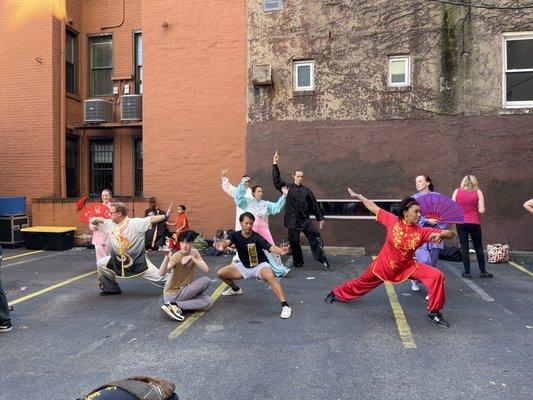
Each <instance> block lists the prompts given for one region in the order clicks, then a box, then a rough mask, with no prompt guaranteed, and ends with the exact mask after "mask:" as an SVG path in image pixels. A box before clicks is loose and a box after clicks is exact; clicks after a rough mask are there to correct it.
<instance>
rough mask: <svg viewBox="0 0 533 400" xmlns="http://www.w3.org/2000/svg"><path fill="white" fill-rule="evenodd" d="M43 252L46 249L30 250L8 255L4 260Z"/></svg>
mask: <svg viewBox="0 0 533 400" xmlns="http://www.w3.org/2000/svg"><path fill="white" fill-rule="evenodd" d="M42 252H44V250H35V251H29V252H27V253H22V254H17V255H16V256H11V257H6V258H4V261H7V260H12V259H14V258H19V257H25V256H31V255H32V254H38V253H42Z"/></svg>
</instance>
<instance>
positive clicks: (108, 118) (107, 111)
mask: <svg viewBox="0 0 533 400" xmlns="http://www.w3.org/2000/svg"><path fill="white" fill-rule="evenodd" d="M83 116H84V120H85V122H113V103H111V102H110V101H106V100H102V99H89V100H85V103H84V104H83Z"/></svg>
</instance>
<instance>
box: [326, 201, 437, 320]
mask: <svg viewBox="0 0 533 400" xmlns="http://www.w3.org/2000/svg"><path fill="white" fill-rule="evenodd" d="M376 220H377V221H378V222H380V223H381V224H382V225H385V227H386V228H387V238H386V240H385V244H384V245H383V247H382V248H381V251H380V252H379V254H378V256H377V258H376V259H375V260H374V261H373V262H372V264H370V265H369V266H368V268H367V269H366V270H365V271H364V272H363V274H362V275H361V276H359V277H358V278H356V279H352V280H350V281H346V282H344V283H343V284H342V285H340V286H337V287H335V288H334V289H333V294H334V295H335V298H336V299H338V300H340V301H349V300H353V299H357V298H359V297H361V296H363V295H364V294H366V293H368V292H370V291H371V290H372V289H374V288H376V287H378V286H379V285H381V284H382V283H383V282H390V283H401V282H403V281H405V280H406V279H408V278H411V279H416V280H417V281H422V282H423V283H424V285H425V286H426V287H427V288H428V295H429V302H428V307H427V308H428V310H429V311H431V312H435V311H439V310H440V309H442V307H443V306H444V280H445V279H444V274H443V273H442V272H441V271H439V270H438V269H437V268H433V267H430V266H429V265H426V264H423V263H421V262H417V261H415V260H414V259H413V255H414V253H415V250H416V249H417V248H418V247H420V246H421V245H422V244H424V243H427V242H429V241H430V240H429V236H430V235H431V234H432V233H441V232H442V230H440V229H433V228H424V227H422V226H420V225H418V224H411V225H407V224H406V223H405V222H404V221H403V219H400V218H398V217H397V216H396V215H394V214H391V213H389V212H387V211H385V210H382V209H381V208H380V209H379V210H378V213H377V214H376Z"/></svg>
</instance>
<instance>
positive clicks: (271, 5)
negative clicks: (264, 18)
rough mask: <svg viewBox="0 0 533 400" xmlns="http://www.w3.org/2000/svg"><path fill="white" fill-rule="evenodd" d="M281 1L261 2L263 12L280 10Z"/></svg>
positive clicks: (266, 0)
mask: <svg viewBox="0 0 533 400" xmlns="http://www.w3.org/2000/svg"><path fill="white" fill-rule="evenodd" d="M282 6H283V0H263V11H277V10H281V8H282Z"/></svg>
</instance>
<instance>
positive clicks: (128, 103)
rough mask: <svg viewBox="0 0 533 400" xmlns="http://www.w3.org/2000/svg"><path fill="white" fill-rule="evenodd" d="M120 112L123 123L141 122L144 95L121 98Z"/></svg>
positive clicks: (127, 95) (126, 95)
mask: <svg viewBox="0 0 533 400" xmlns="http://www.w3.org/2000/svg"><path fill="white" fill-rule="evenodd" d="M120 111H121V112H120V115H121V119H122V121H141V120H142V119H143V97H142V94H125V95H123V96H120Z"/></svg>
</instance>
